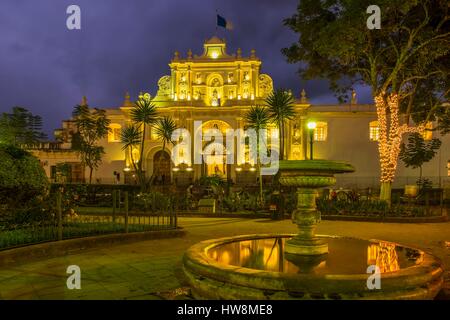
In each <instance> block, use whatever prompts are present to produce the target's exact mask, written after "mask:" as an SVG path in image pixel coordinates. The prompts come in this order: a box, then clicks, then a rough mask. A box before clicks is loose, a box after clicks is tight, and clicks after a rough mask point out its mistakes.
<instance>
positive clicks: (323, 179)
mask: <svg viewBox="0 0 450 320" xmlns="http://www.w3.org/2000/svg"><path fill="white" fill-rule="evenodd" d="M353 171H355V169H354V168H353V167H352V166H351V165H350V164H348V163H346V162H338V161H327V160H281V161H280V163H279V180H278V181H279V182H280V184H281V185H282V186H285V187H295V188H297V208H296V209H295V210H294V212H293V213H292V222H294V223H295V224H297V226H298V234H297V235H296V236H295V237H294V238H292V239H291V240H289V241H287V242H286V245H285V247H284V251H285V252H287V253H290V254H298V255H306V256H314V255H323V254H327V253H328V244H327V242H326V241H325V240H324V239H321V238H319V237H316V235H315V230H316V227H317V224H318V223H319V222H320V212H319V211H318V210H317V208H316V198H317V196H318V195H319V193H318V190H317V189H318V188H324V187H330V186H332V185H334V184H335V183H336V178H335V177H334V175H335V174H336V173H346V172H353Z"/></svg>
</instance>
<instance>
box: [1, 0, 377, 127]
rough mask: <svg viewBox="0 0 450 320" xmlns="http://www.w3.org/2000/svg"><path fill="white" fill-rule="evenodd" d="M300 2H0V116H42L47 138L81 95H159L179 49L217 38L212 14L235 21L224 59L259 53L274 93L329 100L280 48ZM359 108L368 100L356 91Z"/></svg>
mask: <svg viewBox="0 0 450 320" xmlns="http://www.w3.org/2000/svg"><path fill="white" fill-rule="evenodd" d="M71 4H77V5H79V6H80V7H81V10H82V30H79V31H69V30H67V28H66V18H67V14H66V8H67V7H68V6H69V5H71ZM296 6H297V1H296V0H289V1H287V0H286V1H272V0H246V1H242V0H227V1H223V0H222V1H218V0H189V1H181V0H159V1H152V0H95V1H92V0H70V1H68V0H57V1H56V0H2V1H1V2H0V39H1V41H0V112H3V111H7V110H9V109H10V108H11V107H12V106H14V105H21V106H25V107H27V108H29V109H30V110H32V111H33V112H34V113H36V114H40V115H42V116H43V118H44V121H45V126H46V130H47V132H49V133H50V132H52V130H53V129H54V128H56V127H58V126H59V125H60V122H61V120H62V119H65V118H68V117H69V116H70V113H71V110H72V107H73V106H74V105H75V104H76V103H78V102H79V101H80V99H81V96H82V95H86V96H87V97H88V101H89V103H90V105H93V106H99V107H113V106H118V105H119V104H120V103H121V102H122V101H123V96H124V93H125V91H130V93H131V94H132V95H136V94H137V93H138V92H139V91H141V90H146V91H149V92H151V93H155V92H156V89H157V88H156V83H157V80H158V79H159V77H161V76H162V75H164V74H167V73H168V65H167V64H168V63H169V61H170V59H171V57H172V56H173V52H174V51H175V50H178V51H180V53H181V55H186V52H187V51H188V49H192V51H193V52H194V54H200V53H201V52H202V44H203V42H204V40H205V39H207V38H209V37H211V36H212V35H213V34H215V33H216V28H215V22H216V21H215V19H216V17H215V14H216V9H217V10H218V11H219V13H220V14H221V15H223V16H224V17H225V18H227V19H229V20H231V21H232V22H233V24H234V30H233V31H225V30H218V31H217V34H218V36H220V37H225V38H226V39H227V43H228V50H229V52H235V51H236V50H237V48H242V50H243V53H245V54H247V55H248V54H249V52H250V50H251V49H256V52H257V55H258V56H259V57H260V58H261V59H262V61H263V72H265V73H268V74H270V75H271V76H272V77H273V79H274V82H275V86H277V87H285V88H291V89H292V90H293V91H294V92H295V93H296V94H297V95H298V94H299V91H300V90H301V89H302V88H305V89H306V91H307V93H308V96H309V97H310V99H311V101H312V102H313V103H324V104H329V103H335V102H336V99H335V98H334V96H333V94H332V93H331V92H330V91H329V89H328V84H327V82H326V81H321V80H314V81H303V80H301V79H300V78H299V77H298V75H297V73H296V69H297V66H295V65H290V64H288V63H286V61H285V59H284V57H283V55H282V54H281V52H280V50H281V48H283V47H286V46H288V45H289V44H290V43H291V42H293V41H295V40H296V35H295V34H293V33H292V32H291V31H290V30H289V29H287V28H286V27H284V26H283V19H285V18H287V17H288V16H290V15H291V14H292V13H293V12H294V11H295V9H296ZM359 100H360V102H369V101H370V92H369V91H368V90H367V89H364V90H361V94H359Z"/></svg>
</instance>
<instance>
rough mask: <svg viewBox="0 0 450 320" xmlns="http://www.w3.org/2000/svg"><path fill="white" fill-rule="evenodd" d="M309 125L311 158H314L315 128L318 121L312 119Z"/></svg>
mask: <svg viewBox="0 0 450 320" xmlns="http://www.w3.org/2000/svg"><path fill="white" fill-rule="evenodd" d="M307 126H308V129H309V146H310V147H309V159H310V160H313V143H314V129H315V128H316V126H317V123H315V122H314V121H310V122H308V124H307Z"/></svg>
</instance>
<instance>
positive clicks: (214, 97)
mask: <svg viewBox="0 0 450 320" xmlns="http://www.w3.org/2000/svg"><path fill="white" fill-rule="evenodd" d="M211 102H212V105H213V106H218V105H219V95H218V94H217V90H216V89H214V91H213V93H212V99H211Z"/></svg>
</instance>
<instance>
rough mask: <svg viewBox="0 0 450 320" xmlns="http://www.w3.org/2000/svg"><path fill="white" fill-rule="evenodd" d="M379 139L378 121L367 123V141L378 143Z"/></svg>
mask: <svg viewBox="0 0 450 320" xmlns="http://www.w3.org/2000/svg"><path fill="white" fill-rule="evenodd" d="M379 139H380V126H379V125H378V121H376V120H375V121H371V122H369V140H370V141H378V140H379Z"/></svg>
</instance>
